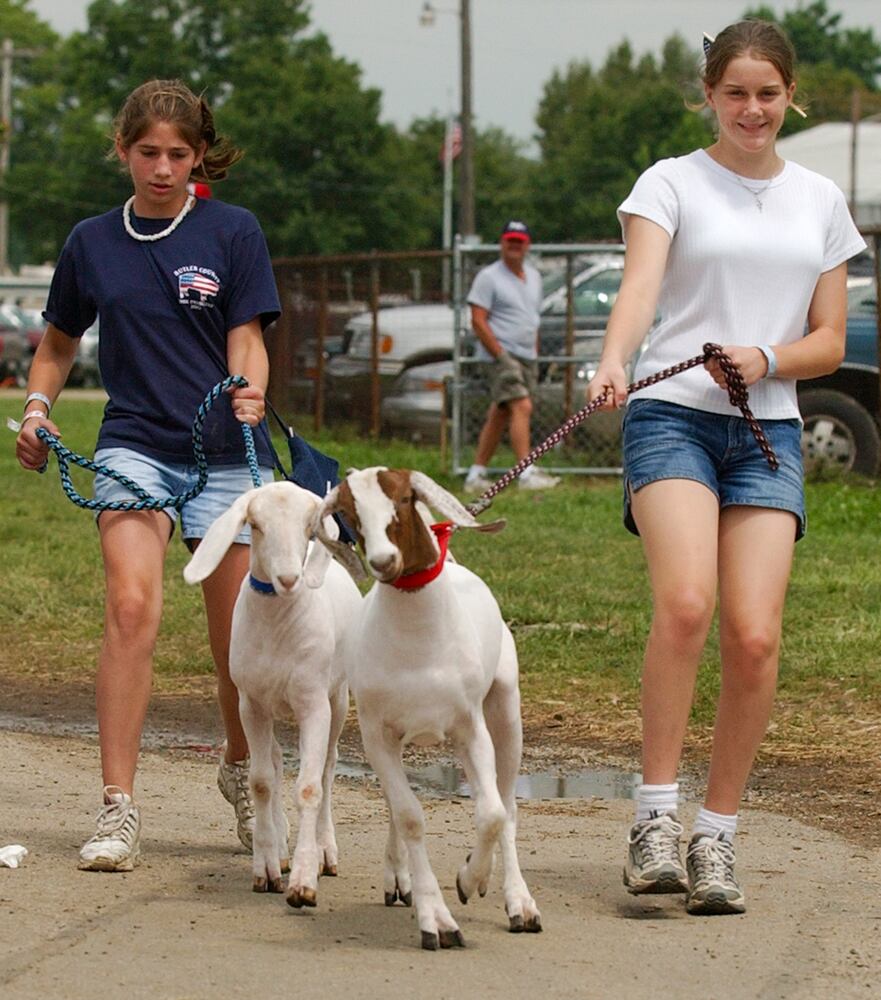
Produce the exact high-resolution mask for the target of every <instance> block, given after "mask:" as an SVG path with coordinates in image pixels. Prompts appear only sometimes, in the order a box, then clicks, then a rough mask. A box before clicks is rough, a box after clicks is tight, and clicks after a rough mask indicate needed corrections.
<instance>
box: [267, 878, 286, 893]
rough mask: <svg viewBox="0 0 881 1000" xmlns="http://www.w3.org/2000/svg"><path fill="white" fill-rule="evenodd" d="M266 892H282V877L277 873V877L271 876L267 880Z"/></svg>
mask: <svg viewBox="0 0 881 1000" xmlns="http://www.w3.org/2000/svg"><path fill="white" fill-rule="evenodd" d="M266 891H267V892H284V879H283V878H282V877H281V876H280V875H279V877H278V878H273V879H270V880H269V886H268V888H267V889H266Z"/></svg>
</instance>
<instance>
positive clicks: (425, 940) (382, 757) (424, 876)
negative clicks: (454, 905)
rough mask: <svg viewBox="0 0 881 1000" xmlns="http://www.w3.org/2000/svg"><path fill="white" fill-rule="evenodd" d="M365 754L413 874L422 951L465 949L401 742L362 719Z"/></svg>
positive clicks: (414, 896)
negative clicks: (406, 768) (443, 890)
mask: <svg viewBox="0 0 881 1000" xmlns="http://www.w3.org/2000/svg"><path fill="white" fill-rule="evenodd" d="M361 735H362V737H363V739H364V750H365V752H366V754H367V758H368V760H369V761H370V764H371V767H372V768H373V770H374V771H375V772H376V774H377V777H378V778H379V780H380V782H381V783H382V789H383V792H384V793H385V798H386V802H388V805H389V809H390V810H391V814H392V819H393V822H394V826H395V828H396V829H397V830H398V831H400V835H401V837H402V839H403V841H404V843H405V844H406V846H407V853H408V855H409V858H410V869H411V871H412V872H413V900H414V902H415V903H416V919H417V920H418V922H419V930H420V932H421V934H422V947H423V948H426V949H428V950H430V951H436V950H437V948H438V946H440V947H441V948H455V947H460V948H461V947H464V945H465V940H464V938H463V937H462V932H461V931H460V930H459V927H458V925H457V924H456V921H455V920H453V917H452V914H451V913H450V911H449V910H448V909H447V904H446V903H445V902H444V898H443V895H442V894H441V891H440V886H439V885H438V883H437V879H436V878H435V875H434V872H433V871H432V870H431V863H430V862H429V860H428V852H427V851H426V849H425V818H424V816H423V814H422V807H421V806H420V805H419V800H418V799H417V798H416V796H415V795H414V794H413V790H412V789H411V788H410V785H409V784H408V782H407V776H406V775H405V774H404V768H403V767H402V766H401V747H400V743H399V742H395V744H394V745H393V746H391V745H389V743H388V742H387V741H386V740H385V739H384V738H383V735H382V731H381V725H378V724H377V723H375V722H372V720H365V718H364V717H363V716H362V717H361Z"/></svg>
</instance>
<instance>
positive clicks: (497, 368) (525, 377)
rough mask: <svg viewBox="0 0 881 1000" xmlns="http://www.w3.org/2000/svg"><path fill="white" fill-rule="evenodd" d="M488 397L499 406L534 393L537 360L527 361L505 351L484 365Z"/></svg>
mask: <svg viewBox="0 0 881 1000" xmlns="http://www.w3.org/2000/svg"><path fill="white" fill-rule="evenodd" d="M486 375H487V378H488V380H489V394H490V399H491V400H492V401H493V402H494V403H496V404H497V405H499V406H501V405H503V404H504V403H508V402H510V401H511V400H513V399H526V398H527V397H528V396H532V395H534V394H535V385H536V382H537V381H538V362H537V361H527V360H525V359H524V358H518V357H515V356H514V355H513V354H508V353H507V352H505V353H504V354H503V355H502V356H501V357H500V358H498V359H496V360H495V361H490V362H488V363H487V365H486Z"/></svg>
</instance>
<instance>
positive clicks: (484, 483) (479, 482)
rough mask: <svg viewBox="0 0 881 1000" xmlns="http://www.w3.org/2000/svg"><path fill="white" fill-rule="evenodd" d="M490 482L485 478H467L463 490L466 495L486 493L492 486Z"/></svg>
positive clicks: (479, 476) (478, 476)
mask: <svg viewBox="0 0 881 1000" xmlns="http://www.w3.org/2000/svg"><path fill="white" fill-rule="evenodd" d="M492 484H493V483H492V480H491V479H487V477H486V476H481V475H477V476H468V477H466V479H465V485H464V487H463V489H464V490H465V492H466V493H470V494H477V493H486V491H487V490H488V489H489V488H490V486H492Z"/></svg>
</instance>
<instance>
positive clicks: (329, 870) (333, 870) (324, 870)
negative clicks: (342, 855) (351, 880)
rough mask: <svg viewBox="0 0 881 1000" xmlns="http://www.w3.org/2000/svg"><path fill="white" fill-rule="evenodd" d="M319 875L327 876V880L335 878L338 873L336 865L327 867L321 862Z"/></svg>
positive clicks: (327, 865)
mask: <svg viewBox="0 0 881 1000" xmlns="http://www.w3.org/2000/svg"><path fill="white" fill-rule="evenodd" d="M318 874H319V875H327V876H328V877H329V878H335V877H336V876H337V875H338V874H339V872H338V871H337V866H336V865H329V864H327V863H326V862H324V861H322V862H321V868H320V869H319V871H318Z"/></svg>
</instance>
